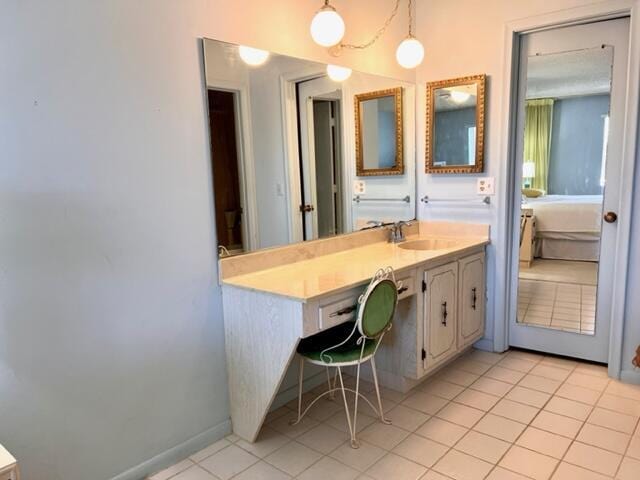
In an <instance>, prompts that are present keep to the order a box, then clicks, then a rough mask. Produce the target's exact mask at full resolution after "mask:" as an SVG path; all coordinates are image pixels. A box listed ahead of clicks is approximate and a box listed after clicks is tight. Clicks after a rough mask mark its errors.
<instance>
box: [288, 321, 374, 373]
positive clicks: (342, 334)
mask: <svg viewBox="0 0 640 480" xmlns="http://www.w3.org/2000/svg"><path fill="white" fill-rule="evenodd" d="M353 327H354V322H347V323H342V324H340V325H336V326H335V327H332V328H329V329H327V330H324V331H322V332H320V333H316V334H315V335H313V336H311V337H307V338H303V339H302V340H300V343H299V344H298V353H299V354H300V355H302V356H303V357H305V358H308V359H309V360H314V361H317V362H324V363H327V364H331V363H344V362H357V361H358V360H360V352H361V350H362V344H360V345H358V344H357V341H358V339H359V338H360V335H359V334H358V332H356V334H354V335H352V336H351V338H349V340H348V341H347V342H346V343H345V344H344V345H340V346H339V347H337V348H333V349H331V350H329V351H327V352H325V354H324V355H322V358H321V357H320V354H321V353H322V352H323V351H324V350H326V349H327V348H330V347H333V346H335V345H337V344H339V343H340V342H343V341H344V340H345V339H346V338H347V337H348V336H349V335H350V334H351V332H352V331H353ZM376 342H377V341H376V340H374V339H367V340H365V347H364V353H363V357H368V356H369V355H372V354H373V353H374V352H375V349H376Z"/></svg>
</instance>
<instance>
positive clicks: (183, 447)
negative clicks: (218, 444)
mask: <svg viewBox="0 0 640 480" xmlns="http://www.w3.org/2000/svg"><path fill="white" fill-rule="evenodd" d="M229 433H231V420H225V421H224V422H222V423H219V424H218V425H216V426H215V427H211V428H210V429H208V430H205V431H204V432H202V433H199V434H198V435H196V436H195V437H191V438H190V439H189V440H187V441H185V442H182V443H181V444H179V445H176V446H175V447H172V448H170V449H169V450H166V451H164V452H162V453H160V454H158V455H156V456H155V457H153V458H150V459H149V460H145V461H144V462H142V463H141V464H139V465H136V466H135V467H133V468H130V469H129V470H127V471H126V472H123V473H121V474H120V475H116V476H115V477H113V478H111V480H143V479H145V478H147V476H148V475H151V474H154V473H156V472H159V471H160V470H163V469H165V468H167V467H170V466H171V465H173V464H175V463H177V462H179V461H180V460H184V459H185V458H187V457H188V456H189V455H192V454H194V453H196V452H198V451H200V450H202V449H203V448H205V447H207V446H209V445H211V444H212V443H213V442H215V441H217V440H220V439H221V438H223V437H225V436H227V435H228V434H229Z"/></svg>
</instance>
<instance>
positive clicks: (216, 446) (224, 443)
mask: <svg viewBox="0 0 640 480" xmlns="http://www.w3.org/2000/svg"><path fill="white" fill-rule="evenodd" d="M263 430H266V428H265V429H263ZM260 435H262V432H260ZM229 445H231V442H229V441H228V440H226V439H224V438H223V439H220V440H218V441H217V442H214V443H212V444H211V445H209V446H208V447H206V448H203V449H202V450H200V451H199V452H197V453H194V454H193V455H191V456H190V457H189V458H190V459H191V460H192V461H194V462H196V463H198V462H200V461H202V460H204V459H205V458H207V457H210V456H211V455H213V454H214V453H216V452H219V451H220V450H222V449H223V448H225V447H228V446H229Z"/></svg>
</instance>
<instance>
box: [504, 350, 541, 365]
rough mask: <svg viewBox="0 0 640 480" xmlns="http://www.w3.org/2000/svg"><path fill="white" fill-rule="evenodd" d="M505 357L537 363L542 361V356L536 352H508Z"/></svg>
mask: <svg viewBox="0 0 640 480" xmlns="http://www.w3.org/2000/svg"><path fill="white" fill-rule="evenodd" d="M506 356H507V357H510V358H511V357H515V358H520V359H522V360H527V361H529V362H534V363H539V362H541V361H542V360H543V359H544V355H543V354H541V353H536V352H527V351H524V350H509V351H508V352H507V353H506Z"/></svg>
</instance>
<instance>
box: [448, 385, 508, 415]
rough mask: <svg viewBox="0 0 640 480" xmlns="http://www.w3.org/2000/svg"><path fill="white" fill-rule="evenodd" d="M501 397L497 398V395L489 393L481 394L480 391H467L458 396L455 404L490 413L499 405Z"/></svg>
mask: <svg viewBox="0 0 640 480" xmlns="http://www.w3.org/2000/svg"><path fill="white" fill-rule="evenodd" d="M499 400H500V397H496V396H495V395H490V394H488V393H484V392H480V391H478V390H471V389H467V390H465V391H464V392H462V393H461V394H460V395H458V396H457V397H456V398H455V399H454V402H456V403H462V404H463V405H467V406H468V407H473V408H477V409H478V410H483V411H485V412H486V411H488V410H491V408H493V406H494V405H495V404H496V403H498V401H499Z"/></svg>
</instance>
